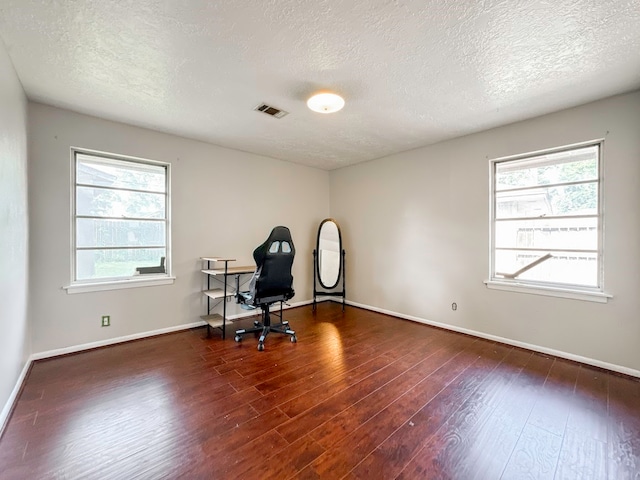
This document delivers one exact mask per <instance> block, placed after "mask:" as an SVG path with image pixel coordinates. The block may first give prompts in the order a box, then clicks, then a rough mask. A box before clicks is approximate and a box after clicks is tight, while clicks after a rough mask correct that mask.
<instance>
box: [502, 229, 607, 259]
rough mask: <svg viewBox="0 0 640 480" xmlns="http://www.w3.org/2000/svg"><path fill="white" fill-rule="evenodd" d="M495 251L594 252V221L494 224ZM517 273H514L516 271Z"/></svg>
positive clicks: (595, 240) (595, 238)
mask: <svg viewBox="0 0 640 480" xmlns="http://www.w3.org/2000/svg"><path fill="white" fill-rule="evenodd" d="M495 235H496V237H495V246H496V248H514V247H518V248H538V249H541V250H543V249H547V248H551V249H562V248H566V249H570V250H597V249H598V219H597V218H563V219H550V218H540V219H535V220H508V221H499V222H496V232H495ZM516 270H517V269H516Z"/></svg>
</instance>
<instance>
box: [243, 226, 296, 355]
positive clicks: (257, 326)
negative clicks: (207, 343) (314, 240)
mask: <svg viewBox="0 0 640 480" xmlns="http://www.w3.org/2000/svg"><path fill="white" fill-rule="evenodd" d="M295 253H296V249H295V247H294V246H293V241H292V240H291V232H289V229H288V228H287V227H282V226H280V227H275V228H274V229H273V230H271V234H269V238H267V240H266V241H265V242H264V243H263V244H262V245H260V246H259V247H258V248H256V249H255V250H254V251H253V259H254V260H255V262H256V273H255V274H254V275H253V278H252V279H251V282H250V283H249V290H248V291H246V292H240V291H239V280H238V279H237V278H236V292H237V293H236V302H237V303H241V304H243V305H245V306H247V307H253V308H257V307H260V308H261V309H262V322H258V321H256V322H254V327H253V328H248V329H242V330H236V337H235V340H236V342H240V341H241V340H242V335H244V334H245V333H253V332H260V331H261V332H262V334H261V335H260V339H259V340H258V350H260V351H262V350H264V341H265V339H266V338H267V335H269V332H276V333H283V334H285V335H291V341H292V342H294V343H295V342H296V341H297V338H296V332H294V331H293V330H291V329H289V322H286V321H282V304H281V309H280V321H281V323H278V324H276V325H271V319H270V317H269V307H270V306H271V305H273V304H274V303H276V302H286V301H287V300H289V299H290V298H292V297H293V295H294V293H295V292H294V290H293V288H292V286H293V276H292V275H291V267H292V265H293V257H294V256H295Z"/></svg>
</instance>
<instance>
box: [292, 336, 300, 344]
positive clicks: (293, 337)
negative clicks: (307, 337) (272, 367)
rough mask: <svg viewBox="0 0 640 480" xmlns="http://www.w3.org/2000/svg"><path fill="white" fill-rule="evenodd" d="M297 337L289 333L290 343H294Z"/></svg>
mask: <svg viewBox="0 0 640 480" xmlns="http://www.w3.org/2000/svg"><path fill="white" fill-rule="evenodd" d="M297 341H298V338H297V337H296V336H295V335H291V343H296V342H297Z"/></svg>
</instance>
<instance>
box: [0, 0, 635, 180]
mask: <svg viewBox="0 0 640 480" xmlns="http://www.w3.org/2000/svg"><path fill="white" fill-rule="evenodd" d="M0 36H1V37H2V39H3V40H4V43H5V45H6V47H7V50H8V52H9V55H10V56H11V59H12V61H13V63H14V65H15V68H16V71H17V72H18V76H19V77H20V80H21V81H22V84H23V86H24V89H25V91H26V93H27V95H28V97H29V98H30V99H31V100H34V101H38V102H43V103H47V104H51V105H55V106H59V107H63V108H68V109H71V110H75V111H78V112H82V113H87V114H91V115H97V116H100V117H103V118H107V119H112V120H116V121H122V122H126V123H129V124H134V125H139V126H143V127H148V128H152V129H156V130H160V131H165V132H171V133H175V134H178V135H182V136H185V137H189V138H195V139H199V140H203V141H206V142H210V143H214V144H217V145H222V146H226V147H231V148H235V149H239V150H244V151H248V152H255V153H259V154H263V155H268V156H271V157H275V158H279V159H283V160H288V161H292V162H296V163H301V164H306V165H311V166H315V167H319V168H323V169H334V168H338V167H342V166H345V165H350V164H354V163H357V162H361V161H365V160H370V159H374V158H378V157H382V156H385V155H388V154H391V153H395V152H399V151H403V150H409V149H412V148H416V147H420V146H424V145H428V144H431V143H435V142H437V141H440V140H443V139H447V138H452V137H456V136H460V135H464V134H468V133H471V132H476V131H480V130H485V129H487V128H491V127H495V126H498V125H503V124H506V123H511V122H514V121H517V120H522V119H525V118H530V117H533V116H537V115H541V114H544V113H548V112H551V111H556V110H560V109H563V108H566V107H570V106H574V105H578V104H581V103H585V102H588V101H591V100H596V99H599V98H603V97H607V96H610V95H614V94H617V93H621V92H627V91H631V90H635V89H637V88H640V0H633V1H624V0H622V1H621V0H617V1H614V0H598V1H594V0H573V1H570V0H548V1H520V0H503V1H499V0H478V1H468V2H460V1H454V0H440V1H435V0H404V1H403V0H378V1H371V0H369V1H367V0H260V1H239V0H217V1H215V2H213V1H211V2H205V1H186V0H127V1H125V0H120V1H107V0H102V1H93V0H75V1H71V0H47V1H45V0H40V1H37V0H0ZM319 89H330V90H333V91H335V92H338V93H340V94H342V95H343V96H344V97H345V99H346V102H347V104H346V106H345V108H344V109H343V110H342V111H340V112H338V113H335V114H332V115H323V114H318V113H314V112H311V111H310V110H308V109H307V108H306V105H305V101H306V98H307V97H308V96H309V95H310V94H311V93H313V92H315V91H316V90H319ZM261 102H265V103H268V104H270V105H273V106H275V107H277V108H280V109H283V110H286V111H288V112H290V114H289V115H288V116H286V117H284V118H282V119H275V118H272V117H269V116H267V115H265V114H263V113H258V112H255V111H253V108H254V107H255V106H256V105H258V104H259V103H261Z"/></svg>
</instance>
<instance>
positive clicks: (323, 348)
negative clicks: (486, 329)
mask: <svg viewBox="0 0 640 480" xmlns="http://www.w3.org/2000/svg"><path fill="white" fill-rule="evenodd" d="M285 318H286V319H288V320H289V321H290V322H291V325H292V327H293V328H294V329H295V330H296V331H297V332H298V343H297V344H292V343H290V341H289V339H288V338H285V337H283V336H279V335H273V336H269V337H268V339H267V341H266V343H265V351H264V352H258V351H257V349H256V343H257V342H256V341H255V340H254V339H253V337H250V336H248V337H247V338H245V339H244V340H243V342H242V344H236V343H235V342H234V341H233V335H230V334H229V332H231V331H232V330H233V329H235V328H240V327H238V325H242V326H244V325H247V324H250V323H251V321H252V319H250V320H243V321H242V322H237V323H235V324H234V325H233V328H230V329H229V332H228V333H227V340H225V341H223V340H221V339H220V336H219V335H218V334H214V336H213V337H212V338H210V339H207V338H206V336H205V333H206V332H205V330H204V328H199V329H193V330H189V331H184V332H179V333H175V334H169V335H163V336H158V337H154V338H150V339H144V340H139V341H135V342H129V343H125V344H120V345H115V346H111V347H107V348H101V349H96V350H92V351H87V352H83V353H78V354H74V355H68V356H64V357H58V358H54V359H49V360H42V361H37V362H35V363H34V365H33V367H32V369H31V372H30V373H29V376H28V378H27V380H26V383H25V386H24V389H23V391H22V394H21V396H20V398H19V400H18V403H17V405H16V408H15V411H14V412H13V415H12V418H11V419H10V421H9V424H8V426H7V428H6V430H5V433H4V435H3V437H2V439H0V478H2V479H4V480H8V479H49V478H65V479H67V478H71V479H75V478H78V479H92V478H96V479H103V478H104V479H120V478H122V479H133V478H143V479H156V478H168V479H174V478H187V479H200V478H202V479H204V478H214V479H218V478H220V479H227V478H229V479H236V478H247V479H253V478H256V479H271V478H272V479H278V480H280V479H287V478H299V479H315V478H327V479H334V478H335V479H339V478H367V479H369V480H373V479H394V478H397V479H417V478H428V479H431V478H433V479H465V480H466V479H474V478H477V479H500V478H504V479H517V478H540V479H546V478H549V479H551V478H557V479H606V478H609V479H612V480H613V479H615V480H618V479H639V478H640V381H638V380H637V379H633V378H629V377H623V376H620V375H617V374H613V373H609V372H606V371H602V370H599V369H595V368H591V367H588V366H585V365H580V364H577V363H573V362H570V361H566V360H562V359H558V358H553V357H549V356H546V355H541V354H537V353H533V352H530V351H526V350H522V349H518V348H513V347H510V346H507V345H503V344H498V343H494V342H491V341H487V340H482V339H476V338H473V337H469V336H465V335H461V334H456V333H452V332H448V331H444V330H440V329H435V328H431V327H428V326H425V325H420V324H417V323H412V322H408V321H404V320H399V319H395V318H392V317H388V316H385V315H381V314H377V313H374V312H369V311H366V310H361V309H357V308H352V307H347V310H346V312H344V313H343V312H342V311H341V309H340V305H338V304H335V303H329V302H325V303H321V304H320V305H319V306H318V311H317V313H316V314H315V315H314V314H313V313H312V311H311V308H310V307H300V308H296V309H291V310H288V311H286V312H285Z"/></svg>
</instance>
